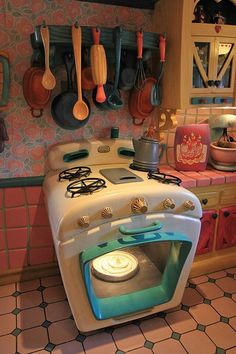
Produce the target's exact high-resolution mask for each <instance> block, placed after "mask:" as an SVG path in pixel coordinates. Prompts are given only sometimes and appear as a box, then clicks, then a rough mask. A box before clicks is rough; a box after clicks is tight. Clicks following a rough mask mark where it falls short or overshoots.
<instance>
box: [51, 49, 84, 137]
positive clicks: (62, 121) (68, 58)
mask: <svg viewBox="0 0 236 354" xmlns="http://www.w3.org/2000/svg"><path fill="white" fill-rule="evenodd" d="M64 62H65V66H66V73H67V82H68V88H67V91H65V92H62V93H60V94H59V95H58V96H56V97H54V99H53V101H52V106H51V112H52V117H53V119H54V121H55V122H56V123H57V125H59V126H60V127H61V128H63V129H68V130H74V129H79V128H81V127H83V126H84V125H85V124H86V123H87V122H88V120H89V115H88V117H87V118H86V119H84V120H78V119H76V118H75V117H74V116H73V107H74V105H75V103H76V102H77V99H78V96H77V93H76V92H75V91H74V90H73V82H72V69H73V67H74V56H73V54H72V53H65V54H64ZM83 100H84V101H85V102H86V103H87V102H88V101H87V99H86V98H85V97H83ZM88 107H89V104H88Z"/></svg>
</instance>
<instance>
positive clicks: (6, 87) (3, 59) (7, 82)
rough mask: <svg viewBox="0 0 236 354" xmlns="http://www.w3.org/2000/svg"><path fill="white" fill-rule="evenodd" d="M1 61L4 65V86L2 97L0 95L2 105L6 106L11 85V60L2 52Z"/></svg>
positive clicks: (0, 104)
mask: <svg viewBox="0 0 236 354" xmlns="http://www.w3.org/2000/svg"><path fill="white" fill-rule="evenodd" d="M0 63H1V64H2V66H3V87H2V93H1V95H2V97H0V106H5V105H7V103H8V96H9V87H10V69H9V60H8V58H7V57H5V56H3V55H1V54H0Z"/></svg>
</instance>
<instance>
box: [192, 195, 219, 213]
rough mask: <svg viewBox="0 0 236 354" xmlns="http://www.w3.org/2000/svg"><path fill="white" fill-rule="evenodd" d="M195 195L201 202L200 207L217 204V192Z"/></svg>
mask: <svg viewBox="0 0 236 354" xmlns="http://www.w3.org/2000/svg"><path fill="white" fill-rule="evenodd" d="M197 197H198V199H199V200H200V202H201V205H202V209H209V208H212V207H215V206H217V205H219V201H220V193H219V192H207V193H197Z"/></svg>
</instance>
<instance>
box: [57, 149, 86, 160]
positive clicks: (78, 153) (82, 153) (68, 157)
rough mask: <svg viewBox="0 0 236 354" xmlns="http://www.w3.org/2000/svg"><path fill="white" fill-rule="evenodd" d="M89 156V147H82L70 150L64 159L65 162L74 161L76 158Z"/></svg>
mask: <svg viewBox="0 0 236 354" xmlns="http://www.w3.org/2000/svg"><path fill="white" fill-rule="evenodd" d="M88 156H89V152H88V150H87V149H81V150H78V151H73V152H69V153H68V154H65V155H64V156H63V161H64V162H72V161H75V160H80V159H84V158H85V157H88Z"/></svg>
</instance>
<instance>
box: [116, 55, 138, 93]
mask: <svg viewBox="0 0 236 354" xmlns="http://www.w3.org/2000/svg"><path fill="white" fill-rule="evenodd" d="M132 59H133V58H132V55H131V53H130V52H128V51H127V50H123V51H122V52H121V70H120V77H119V88H120V89H121V90H124V91H128V90H131V89H132V88H133V86H134V79H135V70H134V67H133V65H132V64H133V63H132V61H133V60H132Z"/></svg>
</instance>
